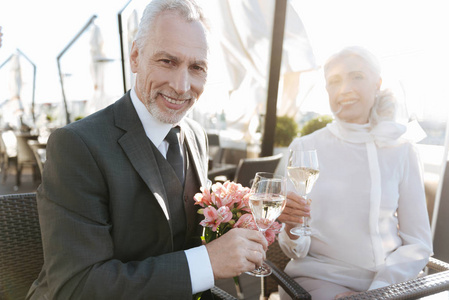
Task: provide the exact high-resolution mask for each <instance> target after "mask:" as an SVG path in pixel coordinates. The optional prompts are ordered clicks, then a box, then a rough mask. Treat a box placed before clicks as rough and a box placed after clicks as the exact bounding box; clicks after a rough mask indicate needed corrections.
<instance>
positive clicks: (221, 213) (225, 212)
mask: <svg viewBox="0 0 449 300" xmlns="http://www.w3.org/2000/svg"><path fill="white" fill-rule="evenodd" d="M231 219H232V212H231V210H230V209H229V207H227V206H222V207H220V208H219V209H218V220H219V221H220V223H227V222H229V221H230V220H231Z"/></svg>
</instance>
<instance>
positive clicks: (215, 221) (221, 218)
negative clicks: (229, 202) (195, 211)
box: [200, 206, 232, 231]
mask: <svg viewBox="0 0 449 300" xmlns="http://www.w3.org/2000/svg"><path fill="white" fill-rule="evenodd" d="M203 213H204V220H203V221H201V222H200V224H201V225H202V226H204V227H212V230H213V231H217V228H218V226H220V224H221V223H227V222H229V221H230V220H231V219H232V212H231V211H230V210H229V207H227V206H222V207H220V208H219V209H218V210H217V209H215V207H213V206H208V207H206V208H205V209H204V211H203Z"/></svg>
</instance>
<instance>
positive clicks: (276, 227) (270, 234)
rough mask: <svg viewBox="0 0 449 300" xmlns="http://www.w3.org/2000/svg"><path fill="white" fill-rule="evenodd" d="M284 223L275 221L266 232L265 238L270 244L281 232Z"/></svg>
mask: <svg viewBox="0 0 449 300" xmlns="http://www.w3.org/2000/svg"><path fill="white" fill-rule="evenodd" d="M281 228H282V225H281V224H280V223H278V222H274V223H273V224H272V225H271V227H270V228H268V229H267V230H266V231H265V232H264V235H265V238H266V239H267V241H268V245H271V244H272V243H273V242H274V241H275V240H276V235H277V234H278V233H279V232H281Z"/></svg>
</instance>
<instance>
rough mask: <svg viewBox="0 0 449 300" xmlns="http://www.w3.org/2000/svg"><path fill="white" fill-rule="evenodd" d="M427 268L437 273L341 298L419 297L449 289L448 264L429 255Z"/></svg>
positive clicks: (397, 298)
mask: <svg viewBox="0 0 449 300" xmlns="http://www.w3.org/2000/svg"><path fill="white" fill-rule="evenodd" d="M427 268H428V269H430V270H434V271H436V272H437V273H433V274H429V275H427V276H423V277H419V278H416V279H412V280H409V281H405V282H401V283H397V284H393V285H390V286H386V287H383V288H379V289H375V290H370V291H366V292H363V293H359V294H357V295H354V296H350V297H345V298H341V299H347V300H348V299H353V300H356V299H357V300H362V299H395V300H399V299H419V298H421V297H425V296H430V295H434V294H437V293H440V292H443V291H447V290H449V264H447V263H445V262H442V261H440V260H438V259H435V258H432V257H431V258H430V260H429V263H428V264H427Z"/></svg>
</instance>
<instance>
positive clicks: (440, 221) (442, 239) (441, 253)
mask: <svg viewBox="0 0 449 300" xmlns="http://www.w3.org/2000/svg"><path fill="white" fill-rule="evenodd" d="M439 189H440V190H439V197H438V199H435V200H436V201H435V208H434V211H433V217H432V230H433V252H434V257H435V258H438V259H440V260H443V261H449V238H448V237H449V234H448V229H449V218H448V215H449V161H447V162H446V166H445V169H444V171H443V175H442V178H441V180H440V186H439Z"/></svg>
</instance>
